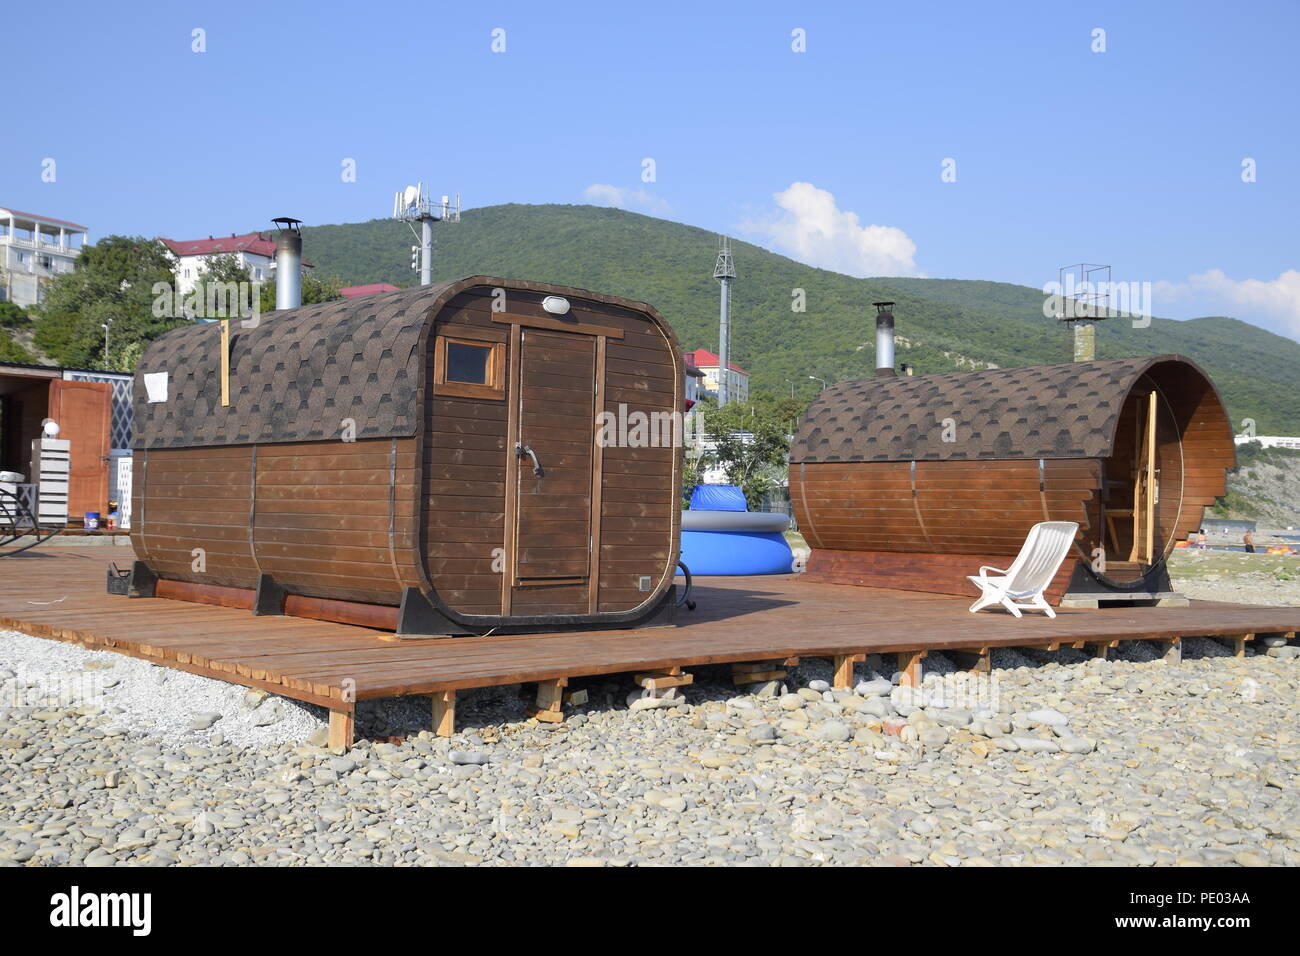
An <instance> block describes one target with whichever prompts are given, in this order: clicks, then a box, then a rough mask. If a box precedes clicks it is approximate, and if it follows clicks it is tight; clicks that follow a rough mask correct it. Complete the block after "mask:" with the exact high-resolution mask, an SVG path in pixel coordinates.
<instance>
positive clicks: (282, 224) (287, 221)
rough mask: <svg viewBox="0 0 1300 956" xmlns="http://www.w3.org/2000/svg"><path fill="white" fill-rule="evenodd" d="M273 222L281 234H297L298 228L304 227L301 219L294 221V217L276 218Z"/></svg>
mask: <svg viewBox="0 0 1300 956" xmlns="http://www.w3.org/2000/svg"><path fill="white" fill-rule="evenodd" d="M271 222H273V223H275V225H276V227H277V228H278V229H279V230H280V231H281V232H286V231H287V232H297V231H298V227H299V226H300V225H302V220H301V219H294V218H293V217H292V216H276V217H275V218H274V219H272V220H271Z"/></svg>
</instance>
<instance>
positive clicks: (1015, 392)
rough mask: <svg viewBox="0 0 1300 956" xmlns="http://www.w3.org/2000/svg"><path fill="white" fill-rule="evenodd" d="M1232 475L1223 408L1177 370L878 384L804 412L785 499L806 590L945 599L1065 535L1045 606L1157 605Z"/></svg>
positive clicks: (1087, 366) (1086, 365)
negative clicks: (1092, 600)
mask: <svg viewBox="0 0 1300 956" xmlns="http://www.w3.org/2000/svg"><path fill="white" fill-rule="evenodd" d="M1235 463H1236V453H1235V450H1234V445H1233V438H1232V430H1231V427H1230V425H1229V422H1228V419H1227V415H1226V413H1225V411H1224V406H1223V402H1222V401H1221V400H1220V398H1219V394H1218V392H1217V390H1216V389H1215V387H1214V385H1213V383H1212V382H1211V381H1210V379H1209V378H1208V377H1207V376H1206V374H1205V373H1204V372H1203V371H1202V370H1201V369H1200V368H1199V367H1198V366H1197V365H1196V364H1195V363H1194V362H1192V361H1190V360H1189V359H1186V358H1183V357H1182V356H1178V355H1161V356H1155V357H1147V358H1136V359H1114V360H1105V361H1094V362H1073V363H1069V364H1063V365H1040V366H1034V367H1030V368H1013V369H991V370H987V371H976V372H953V373H945V374H940V375H924V376H917V377H895V376H894V375H893V372H892V369H890V370H887V372H886V374H884V375H878V376H877V377H875V378H870V379H864V380H861V381H852V382H842V383H840V384H838V385H835V386H832V387H831V388H828V389H826V390H825V391H824V392H823V393H822V394H821V396H820V397H819V398H818V399H817V400H816V401H815V402H814V403H813V404H812V406H811V407H810V408H809V409H808V413H807V415H806V417H805V418H804V421H803V422H802V424H801V426H800V428H799V431H798V434H797V435H796V436H795V439H794V443H793V446H792V449H791V453H790V496H791V499H792V501H793V504H794V509H795V514H796V517H797V518H798V522H799V530H800V531H801V532H803V534H804V536H805V538H806V539H807V541H808V543H809V545H810V546H811V548H812V549H813V551H812V555H811V557H810V559H809V562H808V574H809V577H810V578H813V579H818V580H822V581H829V582H837V583H846V584H860V585H868V586H876V587H889V588H904V589H912V590H919V591H934V592H940V593H951V594H968V593H970V591H971V589H970V586H969V584H968V582H967V581H966V579H965V578H966V575H968V574H973V573H975V569H976V568H977V567H978V566H979V565H981V564H992V565H995V566H998V567H1006V562H1007V561H1008V559H1009V557H1010V556H1012V555H1015V554H1016V553H1017V552H1018V551H1019V549H1020V546H1021V544H1022V543H1023V542H1024V539H1025V535H1026V533H1027V532H1028V530H1029V528H1030V527H1031V526H1032V525H1033V524H1035V523H1036V522H1039V521H1077V522H1078V523H1079V526H1080V531H1079V535H1078V538H1077V539H1076V542H1075V558H1076V559H1077V560H1074V561H1071V560H1067V561H1066V562H1065V564H1064V565H1063V566H1062V569H1061V572H1060V573H1059V574H1058V576H1057V579H1056V581H1055V582H1054V584H1053V586H1052V588H1051V590H1050V591H1049V599H1051V600H1053V602H1054V603H1055V602H1056V601H1059V599H1060V598H1061V596H1062V594H1063V593H1064V592H1065V591H1066V589H1067V585H1068V586H1069V589H1070V590H1071V591H1074V590H1075V589H1076V588H1079V587H1084V588H1085V589H1092V590H1099V591H1110V592H1115V593H1116V594H1118V595H1122V594H1123V593H1125V592H1130V593H1139V592H1141V593H1148V594H1154V593H1160V592H1161V589H1162V588H1163V589H1166V590H1167V588H1168V580H1167V575H1165V573H1164V559H1165V558H1166V557H1167V556H1168V554H1169V552H1170V550H1171V549H1172V548H1173V547H1174V544H1175V542H1177V541H1178V540H1180V539H1183V538H1186V537H1187V536H1188V535H1189V534H1190V533H1194V532H1195V531H1196V530H1197V528H1198V527H1199V525H1200V522H1201V516H1202V512H1203V510H1204V508H1205V507H1206V506H1207V505H1210V504H1213V503H1214V500H1215V498H1217V497H1218V496H1220V495H1222V494H1223V493H1224V490H1225V476H1226V472H1227V470H1228V469H1230V468H1232V467H1233V466H1234V465H1235ZM1099 557H1100V558H1102V559H1103V560H1102V561H1098V558H1099ZM1072 579H1073V582H1074V583H1071V581H1072Z"/></svg>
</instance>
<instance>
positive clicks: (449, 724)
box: [430, 690, 456, 737]
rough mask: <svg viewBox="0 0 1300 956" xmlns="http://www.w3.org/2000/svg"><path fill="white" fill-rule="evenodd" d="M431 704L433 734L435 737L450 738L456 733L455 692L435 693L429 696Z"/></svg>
mask: <svg viewBox="0 0 1300 956" xmlns="http://www.w3.org/2000/svg"><path fill="white" fill-rule="evenodd" d="M430 699H431V700H432V702H433V733H434V735H435V736H437V737H450V736H451V735H452V734H454V733H455V732H456V692H455V691H454V690H440V691H435V692H434V693H433V694H431V695H430Z"/></svg>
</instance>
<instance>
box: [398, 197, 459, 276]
mask: <svg viewBox="0 0 1300 956" xmlns="http://www.w3.org/2000/svg"><path fill="white" fill-rule="evenodd" d="M393 218H394V219H400V220H402V221H403V222H404V223H406V225H407V226H408V227H409V228H410V230H411V235H413V236H415V238H416V239H418V240H419V244H418V245H414V246H411V268H412V269H418V270H420V285H430V284H431V283H432V282H433V224H434V223H435V222H460V193H456V202H455V205H453V204H452V202H451V197H450V196H443V197H442V203H441V205H438V206H435V205H434V204H433V203H432V202H430V201H429V194H428V192H427V191H426V190H425V188H424V183H417V184H416V185H414V186H407V187H406V188H405V189H403V190H401V191H400V192H396V193H394V194H393ZM415 222H418V223H419V224H420V232H419V233H418V234H417V233H416V231H415V226H414V225H412V223H415Z"/></svg>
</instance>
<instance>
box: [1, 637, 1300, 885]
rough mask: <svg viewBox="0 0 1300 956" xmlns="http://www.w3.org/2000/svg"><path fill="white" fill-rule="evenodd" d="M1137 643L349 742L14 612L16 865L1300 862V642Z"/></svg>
mask: <svg viewBox="0 0 1300 956" xmlns="http://www.w3.org/2000/svg"><path fill="white" fill-rule="evenodd" d="M1270 645H1271V646H1270ZM1112 653H1113V659H1112V660H1109V661H1102V660H1098V659H1094V658H1091V657H1090V656H1088V655H1086V654H1084V653H1082V652H1078V651H1070V650H1063V651H1059V652H1055V653H1047V652H1039V651H1024V652H1021V651H1018V650H1012V649H1002V650H996V651H995V652H994V654H993V669H992V672H991V674H989V675H988V676H981V677H972V676H971V675H969V674H966V673H965V672H959V671H957V669H956V667H955V666H954V665H953V663H952V662H951V661H949V660H948V659H947V658H945V657H943V656H942V655H938V654H935V655H931V656H930V657H929V658H927V660H926V677H925V682H924V684H923V686H922V687H921V688H919V689H913V688H909V687H900V686H898V685H897V683H896V678H897V675H895V674H891V673H889V672H888V667H887V666H886V664H887V661H881V660H880V659H878V658H868V660H867V661H866V662H865V664H860V665H859V666H858V677H859V680H858V683H857V686H856V687H855V688H854V689H852V690H833V689H831V688H830V687H829V685H828V683H827V682H828V681H829V679H830V669H829V665H827V664H825V663H823V662H820V661H806V662H805V663H804V665H803V666H801V667H800V668H797V669H794V670H792V671H791V672H790V673H789V676H788V679H787V680H786V681H784V682H770V683H768V684H762V685H757V686H754V687H751V688H748V689H745V690H741V689H738V688H735V687H733V686H731V684H730V682H729V680H728V672H726V671H724V670H722V669H718V670H716V671H711V670H710V669H707V668H704V669H701V670H700V671H699V672H698V676H697V681H696V683H695V684H694V685H692V686H689V687H686V688H683V689H682V692H681V693H677V694H676V695H675V696H672V697H668V698H664V699H656V700H647V699H644V698H641V697H640V696H639V692H638V691H637V689H636V688H635V687H634V686H633V685H631V684H630V682H628V683H624V682H620V681H617V680H595V681H593V682H591V683H590V684H589V685H588V689H589V698H590V699H589V703H588V704H587V705H585V706H581V707H576V708H571V709H570V710H569V716H568V718H567V720H566V721H565V722H564V723H562V724H555V725H551V724H540V723H537V722H535V721H531V720H528V719H526V718H525V715H524V707H525V703H526V702H525V700H524V699H523V698H522V697H521V695H520V694H519V693H518V688H496V689H489V690H484V691H478V692H470V693H466V694H464V695H463V699H462V704H461V707H460V720H461V723H462V724H463V725H464V729H463V730H462V731H461V732H459V733H457V734H456V735H455V736H454V737H452V738H449V739H445V738H436V737H434V736H432V735H431V734H430V732H429V714H428V710H427V702H426V701H425V700H423V699H397V700H392V701H383V702H376V703H374V704H372V705H363V706H361V707H359V711H358V723H359V730H360V733H361V734H362V735H363V736H364V737H365V738H366V739H363V740H361V741H360V742H359V744H358V745H357V746H356V747H355V748H354V749H353V750H352V751H350V752H349V753H347V754H335V753H331V752H330V751H329V750H327V749H326V748H325V746H324V744H325V740H326V735H325V729H324V728H325V721H324V718H325V713H324V711H321V710H318V709H316V708H313V707H311V706H308V705H302V704H299V703H297V702H294V701H290V700H284V699H280V698H275V697H267V696H266V695H264V694H262V693H261V692H258V691H249V690H246V689H245V688H241V687H235V686H232V685H227V684H223V683H221V682H217V681H212V680H208V679H206V678H202V677H197V676H193V675H188V674H183V673H179V672H175V671H170V670H166V669H164V668H158V667H156V666H154V665H151V664H149V663H147V662H144V661H139V660H134V659H129V658H125V657H122V656H119V655H115V654H112V653H109V652H88V651H85V650H82V649H80V648H78V647H74V646H71V645H64V644H59V643H56V642H51V641H46V640H41V639H38V638H33V637H28V636H25V635H21V634H16V633H12V632H10V633H4V634H0V692H3V694H4V700H3V703H4V706H3V707H2V708H0V765H3V768H4V773H3V776H2V777H0V864H3V865H7V866H41V865H69V864H73V865H86V866H119V865H132V866H134V865H140V866H170V865H180V866H187V865H247V864H267V865H326V864H379V865H458V864H515V865H542V864H548V865H569V866H589V865H590V866H604V865H608V866H627V865H681V864H715V865H736V864H747V865H884V866H915V865H928V866H997V865H1033V864H1062V865H1088V864H1108V865H1113V864H1120V865H1136V866H1152V865H1190V866H1204V865H1211V866H1214V865H1227V866H1267V865H1276V866H1294V865H1296V864H1298V863H1300V813H1298V811H1300V790H1298V789H1297V785H1298V784H1300V777H1298V774H1300V765H1298V764H1297V760H1298V759H1300V731H1297V728H1296V721H1295V711H1296V703H1297V701H1298V700H1300V660H1297V656H1298V655H1300V647H1296V646H1294V645H1286V644H1285V643H1284V642H1282V641H1281V640H1280V639H1274V640H1272V641H1270V642H1268V643H1267V644H1266V643H1262V642H1255V643H1253V644H1252V645H1251V646H1250V649H1249V650H1248V652H1247V656H1246V657H1244V658H1234V657H1232V656H1231V652H1230V650H1229V649H1228V648H1227V647H1226V646H1225V645H1224V644H1222V643H1220V642H1217V641H1214V640H1210V639H1188V640H1186V641H1185V642H1184V656H1183V660H1182V662H1181V663H1177V664H1169V663H1165V662H1164V661H1162V660H1161V659H1160V657H1159V652H1158V649H1157V648H1155V647H1153V646H1150V645H1146V644H1142V643H1136V642H1134V643H1127V644H1122V645H1121V646H1120V647H1119V648H1118V649H1117V650H1116V651H1115V652H1112Z"/></svg>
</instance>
